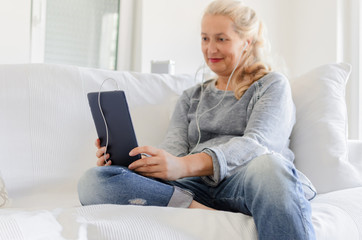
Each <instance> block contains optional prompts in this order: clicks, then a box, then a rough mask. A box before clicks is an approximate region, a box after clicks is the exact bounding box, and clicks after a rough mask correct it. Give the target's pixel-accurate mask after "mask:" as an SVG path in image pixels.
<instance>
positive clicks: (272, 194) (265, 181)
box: [244, 154, 298, 202]
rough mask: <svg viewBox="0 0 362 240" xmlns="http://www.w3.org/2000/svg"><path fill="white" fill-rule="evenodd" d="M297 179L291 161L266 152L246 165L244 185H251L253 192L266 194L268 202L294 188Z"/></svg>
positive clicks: (281, 197)
mask: <svg viewBox="0 0 362 240" xmlns="http://www.w3.org/2000/svg"><path fill="white" fill-rule="evenodd" d="M297 181H298V178H297V173H296V170H295V168H294V166H293V163H291V162H289V161H288V160H286V159H285V158H283V157H282V156H280V155H278V154H266V155H262V156H260V157H257V158H255V159H253V160H252V161H251V162H250V163H249V164H248V166H247V170H246V173H245V178H244V183H245V184H246V186H249V187H251V188H252V189H253V192H254V194H260V193H262V194H261V195H262V196H268V200H269V201H268V202H271V201H273V200H283V197H284V196H286V195H288V193H287V192H294V191H295V190H296V189H295V188H296V184H297ZM249 192H250V191H249ZM253 198H254V196H253Z"/></svg>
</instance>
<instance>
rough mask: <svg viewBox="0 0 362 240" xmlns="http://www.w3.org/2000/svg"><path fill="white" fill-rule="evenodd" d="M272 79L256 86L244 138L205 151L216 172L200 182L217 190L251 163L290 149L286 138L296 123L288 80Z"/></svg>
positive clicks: (281, 78) (239, 137)
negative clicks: (242, 167) (223, 181)
mask: <svg viewBox="0 0 362 240" xmlns="http://www.w3.org/2000/svg"><path fill="white" fill-rule="evenodd" d="M277 76H281V77H277V78H275V77H272V78H271V79H269V80H268V81H264V82H262V83H260V82H256V84H255V87H256V91H255V94H254V95H253V97H252V99H251V101H250V103H249V106H248V111H247V112H248V114H247V125H246V128H245V131H244V135H243V136H237V137H233V138H231V139H230V140H229V141H228V142H226V143H224V144H220V145H218V146H213V147H209V148H206V149H205V150H204V151H206V152H209V153H210V152H211V154H210V155H211V156H212V158H213V162H214V165H215V163H217V166H218V168H219V169H218V171H214V175H213V176H206V177H203V180H204V181H205V182H206V183H207V184H209V185H211V186H216V185H217V184H218V183H219V182H220V181H222V180H223V179H224V178H225V177H227V176H230V175H232V174H233V173H234V172H235V170H236V169H237V168H238V167H240V166H242V165H244V164H246V163H247V162H249V161H251V160H252V159H254V158H256V157H258V156H261V155H263V154H267V153H272V152H275V153H280V154H283V153H284V152H285V151H286V148H287V149H288V147H289V136H290V134H291V131H292V128H293V126H294V123H295V107H294V103H293V100H292V95H291V90H290V86H289V82H288V80H287V79H286V78H285V77H283V76H282V75H277Z"/></svg>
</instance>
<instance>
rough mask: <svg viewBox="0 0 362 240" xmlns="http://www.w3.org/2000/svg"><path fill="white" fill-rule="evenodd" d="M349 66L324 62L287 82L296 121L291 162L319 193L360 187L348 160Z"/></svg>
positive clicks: (358, 179) (355, 171)
mask: <svg viewBox="0 0 362 240" xmlns="http://www.w3.org/2000/svg"><path fill="white" fill-rule="evenodd" d="M350 72H351V66H350V65H348V64H345V63H341V64H327V65H323V66H320V67H318V68H316V69H314V70H311V71H310V72H308V73H306V74H304V75H302V76H300V77H298V78H296V79H294V80H292V81H291V87H292V93H293V99H294V102H295V105H296V110H297V112H296V114H297V121H296V124H295V126H294V129H293V132H292V136H291V148H292V150H293V152H294V153H295V165H296V167H297V168H298V169H299V170H300V171H302V172H303V173H304V174H306V176H307V177H308V178H309V179H310V180H311V181H312V183H313V184H314V185H315V187H316V188H317V191H318V192H319V193H325V192H330V191H335V190H339V189H344V188H350V187H357V186H362V180H361V176H360V174H359V173H358V171H357V170H356V169H355V168H354V167H353V166H352V165H351V164H350V162H349V161H348V146H347V109H346V103H345V86H346V82H347V79H348V77H349V75H350Z"/></svg>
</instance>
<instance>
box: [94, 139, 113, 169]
mask: <svg viewBox="0 0 362 240" xmlns="http://www.w3.org/2000/svg"><path fill="white" fill-rule="evenodd" d="M95 145H96V147H97V148H98V150H97V152H96V156H97V158H98V160H97V166H110V165H111V164H112V161H111V160H108V159H109V157H110V156H109V153H107V154H106V159H104V152H105V151H106V147H101V141H100V140H99V138H98V139H97V140H96V142H95ZM106 160H107V163H106Z"/></svg>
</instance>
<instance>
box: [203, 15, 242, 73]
mask: <svg viewBox="0 0 362 240" xmlns="http://www.w3.org/2000/svg"><path fill="white" fill-rule="evenodd" d="M201 38H202V43H201V47H202V53H203V54H204V59H205V61H206V63H207V65H208V66H209V67H210V69H211V70H212V71H213V72H214V73H216V74H217V75H218V76H223V77H228V76H229V75H230V74H231V72H232V71H233V69H234V67H235V65H236V64H237V61H238V58H239V57H240V54H242V52H241V51H242V50H243V47H244V46H245V41H242V39H241V38H240V37H239V35H238V34H237V33H236V32H235V31H234V29H233V21H232V20H231V19H230V18H229V17H226V16H222V15H208V14H206V15H205V16H204V17H203V19H202V23H201Z"/></svg>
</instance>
